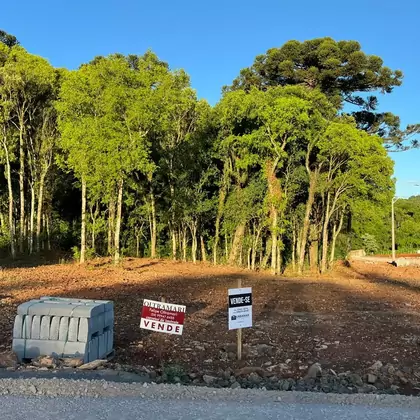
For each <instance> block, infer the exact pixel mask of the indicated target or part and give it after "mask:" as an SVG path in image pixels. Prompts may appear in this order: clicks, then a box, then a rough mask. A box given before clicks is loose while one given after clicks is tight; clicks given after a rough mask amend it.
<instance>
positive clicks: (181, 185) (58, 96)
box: [0, 32, 420, 377]
mask: <svg viewBox="0 0 420 420" xmlns="http://www.w3.org/2000/svg"><path fill="white" fill-rule="evenodd" d="M1 36H5V35H4V34H3V35H2V33H1V32H0V39H1ZM8 39H9V38H8ZM6 44H7V42H6V43H4V42H0V141H1V148H0V163H1V164H2V165H3V167H4V170H5V173H6V175H7V174H8V173H10V182H9V183H7V187H6V188H7V189H6V188H4V191H7V193H5V194H3V195H2V196H1V197H0V214H1V215H3V214H6V213H7V214H9V218H7V217H3V219H2V220H1V227H2V238H4V241H5V242H4V245H12V244H13V241H11V240H10V239H14V238H16V237H18V235H19V234H20V232H28V231H29V227H30V226H31V223H30V220H29V219H30V217H31V216H30V215H31V214H33V213H39V218H38V217H35V216H34V219H33V222H32V223H33V224H36V222H39V224H40V226H39V228H40V236H39V237H38V238H37V239H39V240H40V242H41V247H44V248H45V249H48V248H52V249H56V248H66V249H72V251H73V254H74V257H75V258H79V257H80V248H79V246H75V245H76V244H78V243H79V238H80V236H81V232H82V231H83V229H81V225H83V226H85V227H86V241H85V242H86V247H87V255H86V258H92V257H93V256H95V255H110V254H113V253H114V255H116V254H117V252H118V249H117V247H118V246H119V245H120V247H121V252H122V253H123V254H124V255H139V256H151V255H152V254H153V255H154V256H156V257H157V256H159V257H164V256H168V255H172V257H173V258H180V257H184V256H186V258H190V257H192V258H193V259H194V260H195V259H198V258H202V259H205V258H206V259H207V260H208V261H209V260H210V259H213V260H214V259H216V260H217V259H219V261H220V260H222V258H220V257H223V260H224V261H228V262H230V263H238V262H241V264H242V265H246V264H248V266H249V267H250V268H251V267H252V268H253V269H257V268H258V267H259V268H264V267H268V266H270V264H271V266H273V261H277V260H278V261H277V263H278V264H280V265H282V264H284V263H286V262H287V263H288V262H291V261H292V260H294V261H295V263H296V260H297V259H299V257H300V255H299V253H300V252H301V248H302V247H300V246H299V244H300V241H301V240H302V237H303V236H304V235H303V230H304V226H306V228H307V233H306V234H305V235H306V236H307V237H304V238H303V240H302V242H303V245H304V246H303V258H304V260H305V261H304V265H307V264H306V259H307V257H308V256H307V253H308V249H309V245H310V244H313V245H314V244H318V246H319V252H320V254H322V263H325V261H326V257H327V255H326V253H328V252H332V248H333V246H332V244H333V243H335V244H336V248H337V251H336V253H335V255H336V256H343V255H345V254H346V253H347V251H348V250H350V249H351V248H357V247H361V246H363V245H364V246H366V248H368V249H369V252H376V251H377V250H378V248H379V249H381V250H382V249H386V248H387V246H388V244H389V242H390V240H389V239H390V238H389V236H390V235H389V226H388V225H389V223H388V222H389V221H390V215H389V210H390V208H389V207H390V202H391V198H392V197H393V194H394V182H393V180H392V178H391V177H392V174H393V163H392V160H391V159H390V158H389V156H388V155H387V151H386V148H385V147H384V144H383V142H384V139H385V140H386V141H389V142H391V143H392V144H399V143H398V142H401V141H402V140H401V139H403V138H405V139H406V138H407V137H404V136H408V135H412V136H415V135H416V133H417V132H418V127H417V126H415V125H413V126H412V127H411V129H410V132H408V131H407V132H403V131H402V130H400V128H399V119H398V117H396V116H394V115H393V114H392V113H389V112H384V113H379V112H377V106H378V104H377V99H376V97H374V96H368V95H369V94H370V93H372V92H377V91H382V92H386V93H389V92H391V91H392V89H393V88H394V87H395V86H399V85H400V83H401V78H402V74H401V72H399V71H392V70H390V69H389V68H387V67H385V66H384V65H383V63H382V60H381V59H380V58H378V57H376V56H369V55H366V54H364V53H363V52H362V51H361V48H360V45H359V44H358V43H357V42H354V41H342V42H336V41H334V40H332V39H331V38H322V39H315V40H312V41H305V42H297V41H290V42H288V43H286V44H285V45H284V46H283V47H281V48H274V49H271V50H269V51H268V52H267V54H265V55H263V56H259V57H257V58H256V60H255V63H254V65H253V66H252V67H251V68H249V69H245V70H243V71H242V72H241V75H240V76H239V78H238V79H236V80H235V81H234V83H233V86H232V87H231V88H230V89H228V90H226V91H225V92H224V94H223V97H222V99H221V101H220V102H219V103H218V104H217V105H216V106H215V107H211V106H209V104H208V103H207V102H206V101H204V100H199V99H198V98H197V95H196V92H195V91H194V90H193V89H192V87H191V86H190V80H189V77H188V75H187V74H186V73H185V72H184V71H183V70H176V71H173V70H171V69H170V67H169V66H168V64H167V63H165V62H163V61H161V60H160V59H159V58H158V57H157V56H156V55H155V54H154V53H153V52H151V51H148V52H146V53H145V54H144V55H142V56H136V55H128V56H124V55H122V54H113V55H110V56H107V57H96V58H94V59H93V60H92V61H91V62H89V63H86V64H83V65H82V66H81V67H80V68H79V69H78V70H74V71H67V70H64V69H60V70H58V69H54V68H53V67H52V66H50V65H49V63H48V62H47V61H45V60H44V59H42V58H40V57H37V56H33V55H31V54H28V53H27V52H26V51H25V50H24V49H23V48H21V47H20V46H18V45H6ZM12 44H13V42H12ZM346 102H349V103H351V104H353V105H355V106H356V111H355V112H354V113H353V115H346V114H343V113H342V111H341V110H342V108H343V106H344V104H345V103H346ZM375 133H376V134H375ZM381 137H382V138H381ZM19 174H20V175H21V177H19ZM22 174H23V176H22ZM22 178H23V182H22ZM7 180H8V179H7ZM82 185H86V200H87V205H86V219H85V222H84V223H82V220H81V215H80V208H81V197H80V189H81V186H82ZM22 194H23V197H24V200H23V199H22V198H21V197H22ZM21 202H23V204H24V205H23V210H24V213H25V214H24V218H23V219H22V220H24V221H27V222H22V223H28V226H26V227H25V229H22V228H21V226H20V222H19V221H18V217H19V216H20V215H19V216H18V213H19V211H20V209H21V206H20V203H21ZM416 206H417V201H416V200H415V199H412V200H411V201H410V200H409V201H407V202H405V201H403V200H401V201H399V202H398V203H397V206H396V219H397V242H398V246H399V248H400V249H402V248H413V247H417V246H419V247H420V242H419V239H418V237H419V233H420V232H419V231H418V228H417V226H418V225H420V219H419V217H418V211H417V207H416ZM32 209H33V211H31V210H32ZM17 216H18V217H17ZM37 216H38V214H37ZM10 220H11V221H12V223H10ZM19 220H21V219H20V218H19ZM305 224H306V225H305ZM15 227H16V228H15ZM119 231H120V233H118V232H119ZM24 235H25V238H24V240H25V245H24V247H25V248H26V250H27V249H30V247H31V244H32V242H31V241H33V239H32V238H33V237H34V234H33V232H32V233H31V234H28V233H24ZM7 238H8V239H7ZM8 241H9V242H10V243H8ZM276 242H277V243H278V245H277V247H276ZM0 245H1V244H0ZM32 248H33V247H32ZM273 250H274V251H273ZM210 253H212V254H213V255H209V254H210ZM274 258H275V260H274ZM333 258H334V254H332V255H331V260H332V259H333ZM329 259H330V256H328V260H329ZM277 263H276V264H277ZM316 263H317V261H315V262H314V261H312V262H311V264H312V265H313V264H315V265H316ZM281 270H282V267H278V270H277V272H281ZM168 369H169V368H168ZM171 369H172V368H171ZM171 369H170V370H171ZM172 370H173V371H174V372H173V374H172V373H171V374H169V373H168V376H171V375H172V376H173V377H175V376H180V374H181V373H182V372H181V373H180V372H178V371H177V369H176V368H173V369H172Z"/></svg>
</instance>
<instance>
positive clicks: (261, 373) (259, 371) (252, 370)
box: [235, 366, 266, 378]
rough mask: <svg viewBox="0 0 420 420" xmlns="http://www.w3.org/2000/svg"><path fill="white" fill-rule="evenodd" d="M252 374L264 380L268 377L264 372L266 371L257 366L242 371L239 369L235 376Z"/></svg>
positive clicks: (247, 367)
mask: <svg viewBox="0 0 420 420" xmlns="http://www.w3.org/2000/svg"><path fill="white" fill-rule="evenodd" d="M251 373H256V374H258V375H259V376H261V377H262V378H264V377H265V376H266V373H265V371H264V369H262V368H260V367H257V366H246V367H244V368H242V369H239V370H237V371H236V372H235V376H236V377H238V376H248V375H250V374H251Z"/></svg>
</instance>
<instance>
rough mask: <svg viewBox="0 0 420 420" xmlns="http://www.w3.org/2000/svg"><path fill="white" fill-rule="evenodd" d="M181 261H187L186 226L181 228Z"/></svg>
mask: <svg viewBox="0 0 420 420" xmlns="http://www.w3.org/2000/svg"><path fill="white" fill-rule="evenodd" d="M182 261H184V262H185V261H187V228H186V226H183V228H182Z"/></svg>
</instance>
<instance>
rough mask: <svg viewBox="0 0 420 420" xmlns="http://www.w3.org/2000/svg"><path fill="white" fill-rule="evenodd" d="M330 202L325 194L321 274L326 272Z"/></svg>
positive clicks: (328, 196)
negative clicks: (325, 206) (325, 205)
mask: <svg viewBox="0 0 420 420" xmlns="http://www.w3.org/2000/svg"><path fill="white" fill-rule="evenodd" d="M330 200H331V195H330V193H329V192H328V193H327V208H326V210H325V216H324V224H323V228H322V259H321V273H325V271H327V256H328V225H329V222H330Z"/></svg>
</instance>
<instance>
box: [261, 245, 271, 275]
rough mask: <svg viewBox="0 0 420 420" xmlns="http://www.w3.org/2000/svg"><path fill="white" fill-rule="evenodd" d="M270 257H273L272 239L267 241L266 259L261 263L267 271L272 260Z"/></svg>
mask: <svg viewBox="0 0 420 420" xmlns="http://www.w3.org/2000/svg"><path fill="white" fill-rule="evenodd" d="M270 255H271V238H269V239H267V240H266V243H265V252H264V257H263V259H262V263H261V268H262V269H265V268H266V267H267V264H268V260H269V259H270Z"/></svg>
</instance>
